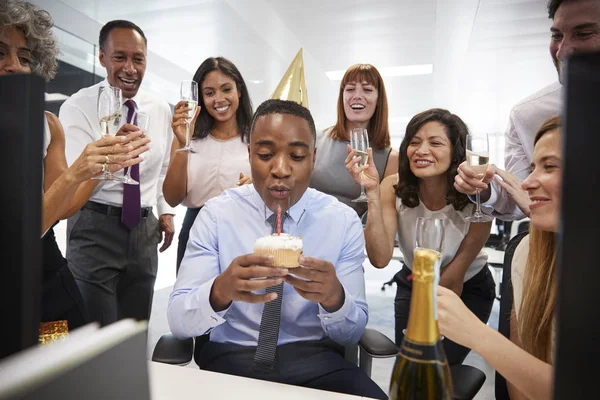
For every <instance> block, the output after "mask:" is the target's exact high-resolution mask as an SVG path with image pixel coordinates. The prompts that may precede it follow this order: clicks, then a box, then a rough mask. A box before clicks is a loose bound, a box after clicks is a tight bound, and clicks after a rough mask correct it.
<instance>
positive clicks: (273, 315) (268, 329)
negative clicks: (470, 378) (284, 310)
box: [254, 212, 288, 371]
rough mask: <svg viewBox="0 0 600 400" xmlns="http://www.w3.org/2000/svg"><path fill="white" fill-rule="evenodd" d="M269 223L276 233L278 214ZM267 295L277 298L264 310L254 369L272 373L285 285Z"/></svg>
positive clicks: (268, 290) (282, 219)
mask: <svg viewBox="0 0 600 400" xmlns="http://www.w3.org/2000/svg"><path fill="white" fill-rule="evenodd" d="M287 216H288V214H287V212H286V213H283V214H281V232H283V222H284V221H285V219H286V218H287ZM267 221H268V222H269V223H270V224H271V227H272V228H273V233H276V232H277V214H273V215H271V216H270V217H269V218H268V219H267ZM266 293H277V298H276V299H275V300H273V301H270V302H268V303H265V308H264V309H263V313H262V318H261V320H260V329H259V331H258V345H257V346H256V353H255V354H254V368H258V369H267V370H269V371H271V370H273V368H274V367H275V351H276V349H277V340H278V339H279V322H280V317H281V302H282V300H283V283H280V284H279V285H276V286H270V287H268V288H267V289H266Z"/></svg>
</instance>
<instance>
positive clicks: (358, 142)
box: [350, 128, 371, 203]
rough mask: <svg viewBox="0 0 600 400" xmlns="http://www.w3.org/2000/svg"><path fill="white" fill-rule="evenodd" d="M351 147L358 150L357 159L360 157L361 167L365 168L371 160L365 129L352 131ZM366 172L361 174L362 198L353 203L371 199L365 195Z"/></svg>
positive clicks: (359, 197)
mask: <svg viewBox="0 0 600 400" xmlns="http://www.w3.org/2000/svg"><path fill="white" fill-rule="evenodd" d="M350 147H352V148H353V149H354V150H356V154H357V157H360V165H361V166H363V165H365V164H366V163H367V161H368V160H369V155H368V154H367V149H368V148H369V136H368V135H367V130H366V129H365V128H355V129H352V130H350ZM363 179H364V172H363V171H361V172H360V181H361V183H360V196H358V197H357V198H356V199H354V200H352V202H353V203H358V202H366V201H369V200H371V199H369V198H368V197H367V194H366V193H365V185H364V184H363Z"/></svg>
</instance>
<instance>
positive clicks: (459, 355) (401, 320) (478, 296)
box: [394, 264, 496, 365]
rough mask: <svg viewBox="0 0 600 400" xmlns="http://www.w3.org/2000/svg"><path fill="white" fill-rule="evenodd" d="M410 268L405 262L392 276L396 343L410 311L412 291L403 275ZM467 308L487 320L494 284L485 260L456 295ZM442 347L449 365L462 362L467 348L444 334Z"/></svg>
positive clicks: (400, 338)
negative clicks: (394, 294)
mask: <svg viewBox="0 0 600 400" xmlns="http://www.w3.org/2000/svg"><path fill="white" fill-rule="evenodd" d="M411 273H412V272H411V270H410V269H408V268H407V267H406V266H405V265H403V266H402V269H401V270H400V272H398V273H397V274H396V275H395V276H394V282H396V285H397V286H398V289H397V291H396V300H395V301H394V305H395V316H396V344H397V345H398V346H400V344H401V343H402V339H404V334H403V333H402V330H403V329H405V328H406V326H407V324H408V314H409V311H410V297H411V293H412V281H409V280H407V279H406V277H407V276H408V275H410V274H411ZM460 298H461V299H462V301H463V302H464V303H465V305H466V306H467V308H468V309H469V310H471V311H472V312H473V314H475V315H476V316H477V318H479V319H480V320H482V321H483V322H485V323H487V320H488V318H489V317H490V314H491V312H492V306H493V305H494V299H495V298H496V284H495V283H494V278H493V277H492V274H491V272H490V269H489V268H488V265H487V264H486V265H485V266H484V267H483V268H482V269H481V271H480V272H478V273H477V274H476V275H475V276H473V277H472V278H471V279H469V280H468V281H466V282H465V283H464V284H463V291H462V295H461V296H460ZM442 343H443V344H444V351H445V352H446V357H447V358H448V363H449V364H450V365H457V364H462V363H463V361H464V360H465V358H466V357H467V355H468V354H469V351H471V350H470V349H468V348H466V347H463V346H461V345H459V344H457V343H455V342H453V341H451V340H449V339H448V338H445V339H444V340H443V341H442Z"/></svg>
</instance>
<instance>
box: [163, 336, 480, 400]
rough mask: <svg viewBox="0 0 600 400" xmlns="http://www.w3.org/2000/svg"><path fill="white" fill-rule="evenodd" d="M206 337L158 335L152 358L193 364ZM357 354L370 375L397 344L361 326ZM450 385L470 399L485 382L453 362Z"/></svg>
mask: <svg viewBox="0 0 600 400" xmlns="http://www.w3.org/2000/svg"><path fill="white" fill-rule="evenodd" d="M208 340H209V335H203V336H199V337H197V338H195V339H194V338H190V339H184V340H180V339H177V338H175V337H174V336H173V334H172V333H166V334H164V335H162V336H161V338H160V339H159V340H158V343H157V344H156V347H155V348H154V352H153V353H152V361H156V362H160V363H164V364H171V365H187V364H189V363H190V362H191V361H192V356H193V357H194V361H195V362H196V364H197V365H199V357H200V353H201V351H202V346H204V344H205V343H206V342H207V341H208ZM359 348H360V351H359V355H358V354H356V353H357V352H356V346H347V347H346V355H345V356H346V359H347V360H349V361H350V362H352V363H353V364H357V365H359V367H360V368H361V369H362V370H363V371H365V373H366V374H367V375H368V376H371V367H372V363H373V358H389V357H395V356H396V355H397V354H398V347H397V346H396V344H395V343H394V342H392V341H391V340H390V339H389V338H388V337H387V336H385V335H384V334H382V333H381V332H379V331H376V330H374V329H365V332H364V333H363V335H362V337H361V338H360V341H359ZM450 372H451V374H452V382H453V385H454V399H456V400H470V399H473V398H474V397H475V395H476V394H477V392H479V389H481V387H482V386H483V383H484V382H485V374H484V373H483V372H481V371H480V370H479V369H477V368H475V367H472V366H470V365H456V366H453V367H451V368H450Z"/></svg>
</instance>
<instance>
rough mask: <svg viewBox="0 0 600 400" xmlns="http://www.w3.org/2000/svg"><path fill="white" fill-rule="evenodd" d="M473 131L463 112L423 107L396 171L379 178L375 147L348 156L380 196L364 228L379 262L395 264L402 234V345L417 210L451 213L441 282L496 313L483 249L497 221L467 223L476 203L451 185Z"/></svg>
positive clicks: (460, 351) (458, 356)
mask: <svg viewBox="0 0 600 400" xmlns="http://www.w3.org/2000/svg"><path fill="white" fill-rule="evenodd" d="M467 134H468V129H467V126H466V125H465V123H464V122H463V121H462V120H461V119H460V118H459V117H458V116H456V115H454V114H451V113H450V112H449V111H447V110H442V109H431V110H427V111H424V112H422V113H420V114H417V115H416V116H414V117H413V118H412V120H411V121H410V122H409V123H408V125H407V127H406V135H405V136H404V139H403V140H402V144H401V145H400V152H399V153H400V166H399V169H398V175H392V176H389V177H387V178H385V179H384V180H383V182H382V183H381V184H379V179H378V172H377V170H376V168H375V166H374V165H373V162H372V156H371V154H372V152H371V149H369V161H368V164H367V166H364V167H360V166H359V165H358V161H359V159H356V158H354V155H355V151H351V152H350V153H349V155H348V158H347V159H346V168H347V169H348V171H349V172H350V174H351V175H352V176H353V177H354V179H355V181H356V182H359V173H360V171H361V170H364V174H365V190H366V192H367V195H368V196H369V197H370V198H373V199H375V200H373V201H369V203H368V207H369V210H368V211H369V212H368V216H367V225H366V228H365V237H366V242H367V243H366V246H367V253H368V256H369V260H370V261H371V263H372V264H373V265H374V266H375V267H377V268H385V267H386V266H387V265H388V263H389V262H390V260H391V258H392V253H393V250H394V237H395V235H396V232H397V233H398V242H399V248H400V250H401V252H402V254H403V256H404V265H403V268H402V269H401V270H400V272H398V273H397V274H396V275H395V276H394V281H395V282H396V284H397V293H396V299H395V318H396V321H395V322H396V324H395V325H396V326H395V331H396V344H398V345H400V344H401V342H402V339H403V338H404V334H403V332H402V331H403V329H405V328H406V325H407V323H408V313H409V310H410V298H411V292H412V281H411V280H410V277H409V276H410V274H411V267H412V262H413V251H414V247H415V224H416V220H417V218H418V217H432V218H440V219H443V220H444V227H445V230H444V249H443V254H442V264H441V265H442V266H441V279H440V284H441V285H442V286H445V287H447V288H449V289H451V290H453V291H454V292H456V293H457V294H459V295H460V296H461V298H462V299H463V301H464V302H465V304H467V306H468V307H469V309H471V310H472V311H473V312H474V313H475V314H476V315H477V317H478V318H479V319H480V320H481V321H483V322H487V320H488V318H489V316H490V313H491V309H492V305H493V302H494V298H495V284H494V280H493V278H492V275H491V273H490V271H489V269H488V268H487V256H486V255H485V254H484V253H483V252H482V251H481V249H482V247H483V245H484V244H485V242H486V240H487V238H488V236H489V233H490V227H491V222H488V223H482V224H470V223H469V222H466V221H465V220H464V217H466V216H467V215H469V214H471V213H472V212H473V204H472V203H471V202H470V201H469V199H468V198H467V196H466V195H464V194H461V193H458V192H457V191H456V190H455V189H454V186H453V185H452V183H453V182H454V176H455V175H456V169H457V168H458V165H459V164H460V163H461V162H462V161H463V160H464V159H465V143H466V136H467ZM443 343H444V349H445V351H446V356H447V357H448V362H449V363H450V364H451V365H454V364H461V363H462V362H463V360H464V359H465V357H466V356H467V354H468V353H469V351H470V350H469V349H467V348H465V347H463V346H461V345H459V344H457V343H454V342H452V341H451V340H444V342H443Z"/></svg>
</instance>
